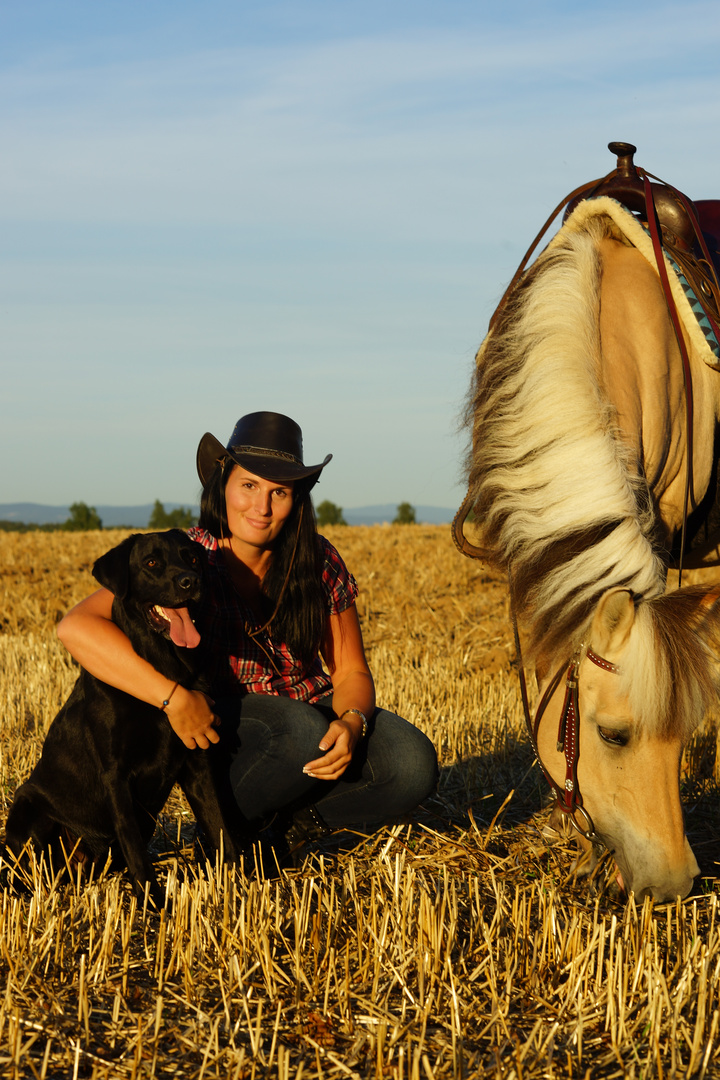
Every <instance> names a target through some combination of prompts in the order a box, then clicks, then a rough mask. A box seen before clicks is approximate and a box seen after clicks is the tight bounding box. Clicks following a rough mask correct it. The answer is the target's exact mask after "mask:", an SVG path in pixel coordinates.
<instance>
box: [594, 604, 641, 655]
mask: <svg viewBox="0 0 720 1080" xmlns="http://www.w3.org/2000/svg"><path fill="white" fill-rule="evenodd" d="M634 621H635V604H634V603H633V598H632V593H631V592H630V591H629V589H609V590H608V591H607V592H606V593H603V595H602V596H601V597H600V602H599V604H598V606H597V607H596V608H595V614H594V615H593V621H592V631H591V636H590V642H589V644H590V645H591V646H592V648H593V649H594V651H595V652H598V653H600V654H601V655H602V656H606V655H607V654H608V653H610V654H612V653H614V652H615V651H616V650H618V649H622V648H623V646H624V645H626V644H627V640H628V638H629V637H630V631H631V630H632V625H633V623H634Z"/></svg>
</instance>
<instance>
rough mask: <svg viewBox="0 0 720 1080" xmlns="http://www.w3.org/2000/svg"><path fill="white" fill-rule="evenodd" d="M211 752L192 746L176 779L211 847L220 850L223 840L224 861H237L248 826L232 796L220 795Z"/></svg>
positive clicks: (219, 782) (244, 841)
mask: <svg viewBox="0 0 720 1080" xmlns="http://www.w3.org/2000/svg"><path fill="white" fill-rule="evenodd" d="M210 753H211V751H208V750H193V751H192V752H191V753H190V754H189V755H188V757H187V760H186V761H185V764H184V765H183V768H182V771H181V773H180V776H179V777H178V783H179V784H180V787H181V788H182V790H183V792H184V793H185V797H186V798H187V801H188V803H189V804H190V809H191V810H192V812H193V814H194V815H195V820H196V821H197V823H198V825H199V826H200V828H201V829H202V831H203V832H204V833H205V835H206V836H207V838H208V840H209V841H210V843H211V844H212V846H213V848H214V850H215V851H220V850H221V843H222V851H223V855H224V858H225V861H226V862H231V863H238V862H240V858H241V855H242V852H243V849H244V847H245V844H247V843H249V833H250V829H249V826H248V824H247V822H246V821H245V820H244V818H243V817H242V815H241V813H240V811H239V810H238V809H237V804H236V803H235V800H234V799H233V798H232V796H230V798H229V799H228V798H227V796H226V797H225V798H223V797H222V795H219V793H218V785H220V786H222V784H221V780H220V778H219V777H216V776H214V774H213V768H212V763H211V760H210V756H209V755H210ZM228 786H229V785H228Z"/></svg>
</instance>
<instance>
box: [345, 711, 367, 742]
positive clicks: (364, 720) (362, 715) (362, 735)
mask: <svg viewBox="0 0 720 1080" xmlns="http://www.w3.org/2000/svg"><path fill="white" fill-rule="evenodd" d="M348 713H354V714H355V716H359V717H360V719H361V720H362V732H361V733H360V738H361V739H364V738H365V736H366V735H367V733H368V722H367V717H366V716H365V713H364V712H360V710H359V709H346V710H345V712H344V713H342V715H341V716H340V719H341V720H342V718H343V716H347V715H348Z"/></svg>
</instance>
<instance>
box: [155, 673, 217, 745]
mask: <svg viewBox="0 0 720 1080" xmlns="http://www.w3.org/2000/svg"><path fill="white" fill-rule="evenodd" d="M214 704H215V702H214V701H213V699H212V698H211V697H209V696H208V695H207V694H203V693H202V691H200V690H186V689H185V688H184V687H183V686H178V688H177V690H176V691H175V693H174V694H173V695H172V697H171V699H170V703H169V704H168V705H167V706H166V707H165V710H164V712H165V715H166V716H167V718H168V721H169V723H170V727H171V728H172V729H173V731H174V732H175V734H176V735H177V737H178V738H179V739H181V740H182V741H183V742H184V744H185V746H187V748H188V750H196V749H198V748H200V749H201V750H207V748H208V747H209V746H210V743H218V742H220V736H219V735H218V733H217V731H216V730H215V726H214V725H215V723H216V721H217V717H216V716H215V713H214V712H213V705H214Z"/></svg>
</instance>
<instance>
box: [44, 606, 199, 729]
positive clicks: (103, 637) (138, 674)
mask: <svg viewBox="0 0 720 1080" xmlns="http://www.w3.org/2000/svg"><path fill="white" fill-rule="evenodd" d="M112 604H113V595H112V593H111V592H109V591H108V590H107V589H98V591H97V592H95V593H93V594H92V595H91V596H88V597H87V598H86V599H85V600H81V601H80V603H79V604H76V605H75V607H74V608H71V610H70V611H69V612H68V613H67V615H66V616H65V617H64V618H63V619H62V620H61V622H60V623H58V627H57V634H58V637H59V638H60V640H61V642H62V643H63V645H64V646H65V648H66V649H67V650H68V652H69V653H70V654H71V656H73V657H74V658H75V659H76V660H77V662H78V663H79V664H82V666H83V667H84V668H85V670H86V671H89V672H90V674H91V675H94V676H95V678H96V679H101V680H102V682H105V683H108V684H109V685H110V686H114V687H115V688H116V689H118V690H124V691H125V693H126V694H131V695H132V696H133V697H136V698H139V699H140V701H146V702H147V703H148V704H150V705H157V706H158V708H160V706H161V705H162V703H163V701H165V700H166V698H167V696H168V694H169V693H170V691H171V690H172V688H173V685H174V684H173V683H172V682H171V680H170V679H168V678H166V677H165V676H164V675H161V674H160V672H159V671H156V670H155V668H154V667H153V666H152V664H149V663H148V661H147V660H143V658H142V657H141V656H138V654H137V653H136V652H135V650H134V649H133V647H132V645H131V644H130V640H129V638H127V637H126V635H125V634H124V633H123V631H122V630H121V629H120V627H119V626H116V624H115V623H114V622H113V621H112ZM212 704H213V702H212V700H211V699H208V698H207V697H206V696H205V694H202V693H200V692H199V691H197V690H186V689H185V687H182V686H178V688H177V690H175V692H174V693H173V695H172V698H171V699H170V704H169V705H167V706H166V708H165V714H166V716H167V718H168V720H169V722H170V726H171V727H172V729H173V731H174V732H175V734H176V735H177V736H178V737H179V738H180V739H182V741H183V742H184V743H185V745H186V746H187V747H188V749H190V750H194V749H195V748H196V747H198V746H199V747H201V748H202V749H206V748H207V747H208V746H209V745H210V743H211V742H218V741H219V738H220V736H219V735H218V734H217V732H216V731H215V729H214V728H213V726H212V725H213V723H214V720H215V717H214V715H213V711H212V707H211V706H212Z"/></svg>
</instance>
